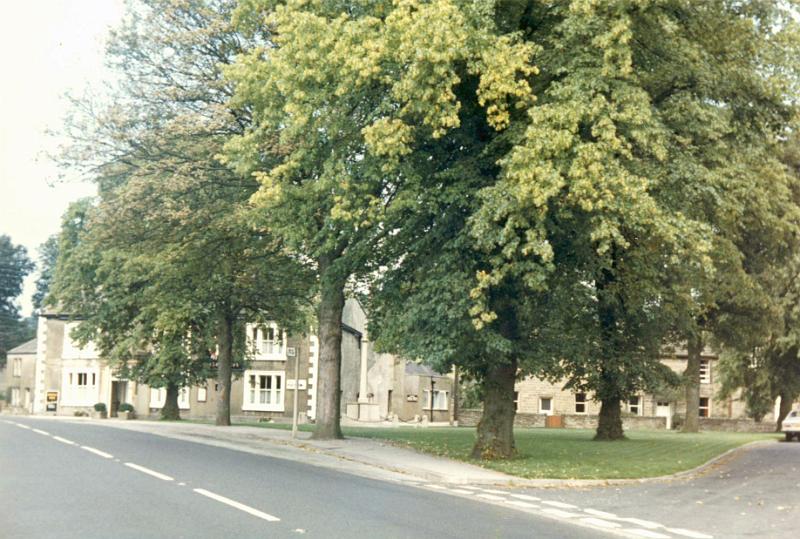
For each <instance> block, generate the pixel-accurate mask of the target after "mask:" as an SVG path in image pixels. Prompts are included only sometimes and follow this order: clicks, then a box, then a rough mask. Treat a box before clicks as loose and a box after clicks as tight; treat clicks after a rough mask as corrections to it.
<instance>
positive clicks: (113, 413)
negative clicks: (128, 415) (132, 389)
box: [108, 381, 124, 417]
mask: <svg viewBox="0 0 800 539" xmlns="http://www.w3.org/2000/svg"><path fill="white" fill-rule="evenodd" d="M121 386H122V384H121V383H119V382H115V381H112V382H111V410H109V414H108V415H109V417H117V412H118V411H119V405H120V402H121V399H120V397H119V391H120V387H121ZM123 398H124V397H123Z"/></svg>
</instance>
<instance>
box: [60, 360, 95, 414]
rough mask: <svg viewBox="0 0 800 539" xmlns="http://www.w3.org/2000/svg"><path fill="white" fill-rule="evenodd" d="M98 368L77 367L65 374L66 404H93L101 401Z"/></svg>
mask: <svg viewBox="0 0 800 539" xmlns="http://www.w3.org/2000/svg"><path fill="white" fill-rule="evenodd" d="M98 380H99V376H98V373H97V369H92V368H86V367H77V368H71V369H66V370H65V371H64V374H63V382H62V386H63V397H62V404H63V405H64V406H91V405H93V404H95V403H96V402H98V401H100V391H99V387H98Z"/></svg>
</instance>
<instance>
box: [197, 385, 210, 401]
mask: <svg viewBox="0 0 800 539" xmlns="http://www.w3.org/2000/svg"><path fill="white" fill-rule="evenodd" d="M207 400H208V390H207V389H206V388H205V387H198V388H197V402H206V401H207Z"/></svg>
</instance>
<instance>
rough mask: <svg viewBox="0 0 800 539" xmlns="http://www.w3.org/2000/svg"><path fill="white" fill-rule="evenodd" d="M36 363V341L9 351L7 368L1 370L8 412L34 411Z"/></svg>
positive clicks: (1, 389) (1, 380)
mask: <svg viewBox="0 0 800 539" xmlns="http://www.w3.org/2000/svg"><path fill="white" fill-rule="evenodd" d="M35 362H36V339H32V340H30V341H28V342H26V343H23V344H21V345H19V346H17V347H16V348H12V349H11V350H9V351H8V353H7V355H6V364H5V367H3V368H2V369H0V392H2V394H3V395H4V397H5V410H6V411H8V412H10V413H30V412H31V411H32V410H33V408H32V406H33V388H34V385H33V383H34V363H35Z"/></svg>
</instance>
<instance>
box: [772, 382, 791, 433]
mask: <svg viewBox="0 0 800 539" xmlns="http://www.w3.org/2000/svg"><path fill="white" fill-rule="evenodd" d="M780 397H781V405H780V408H779V409H778V421H777V422H776V424H775V432H781V429H782V428H783V420H784V419H786V416H787V415H789V412H791V411H792V401H793V400H794V398H793V397H792V395H790V394H789V393H788V392H787V391H781V394H780Z"/></svg>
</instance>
